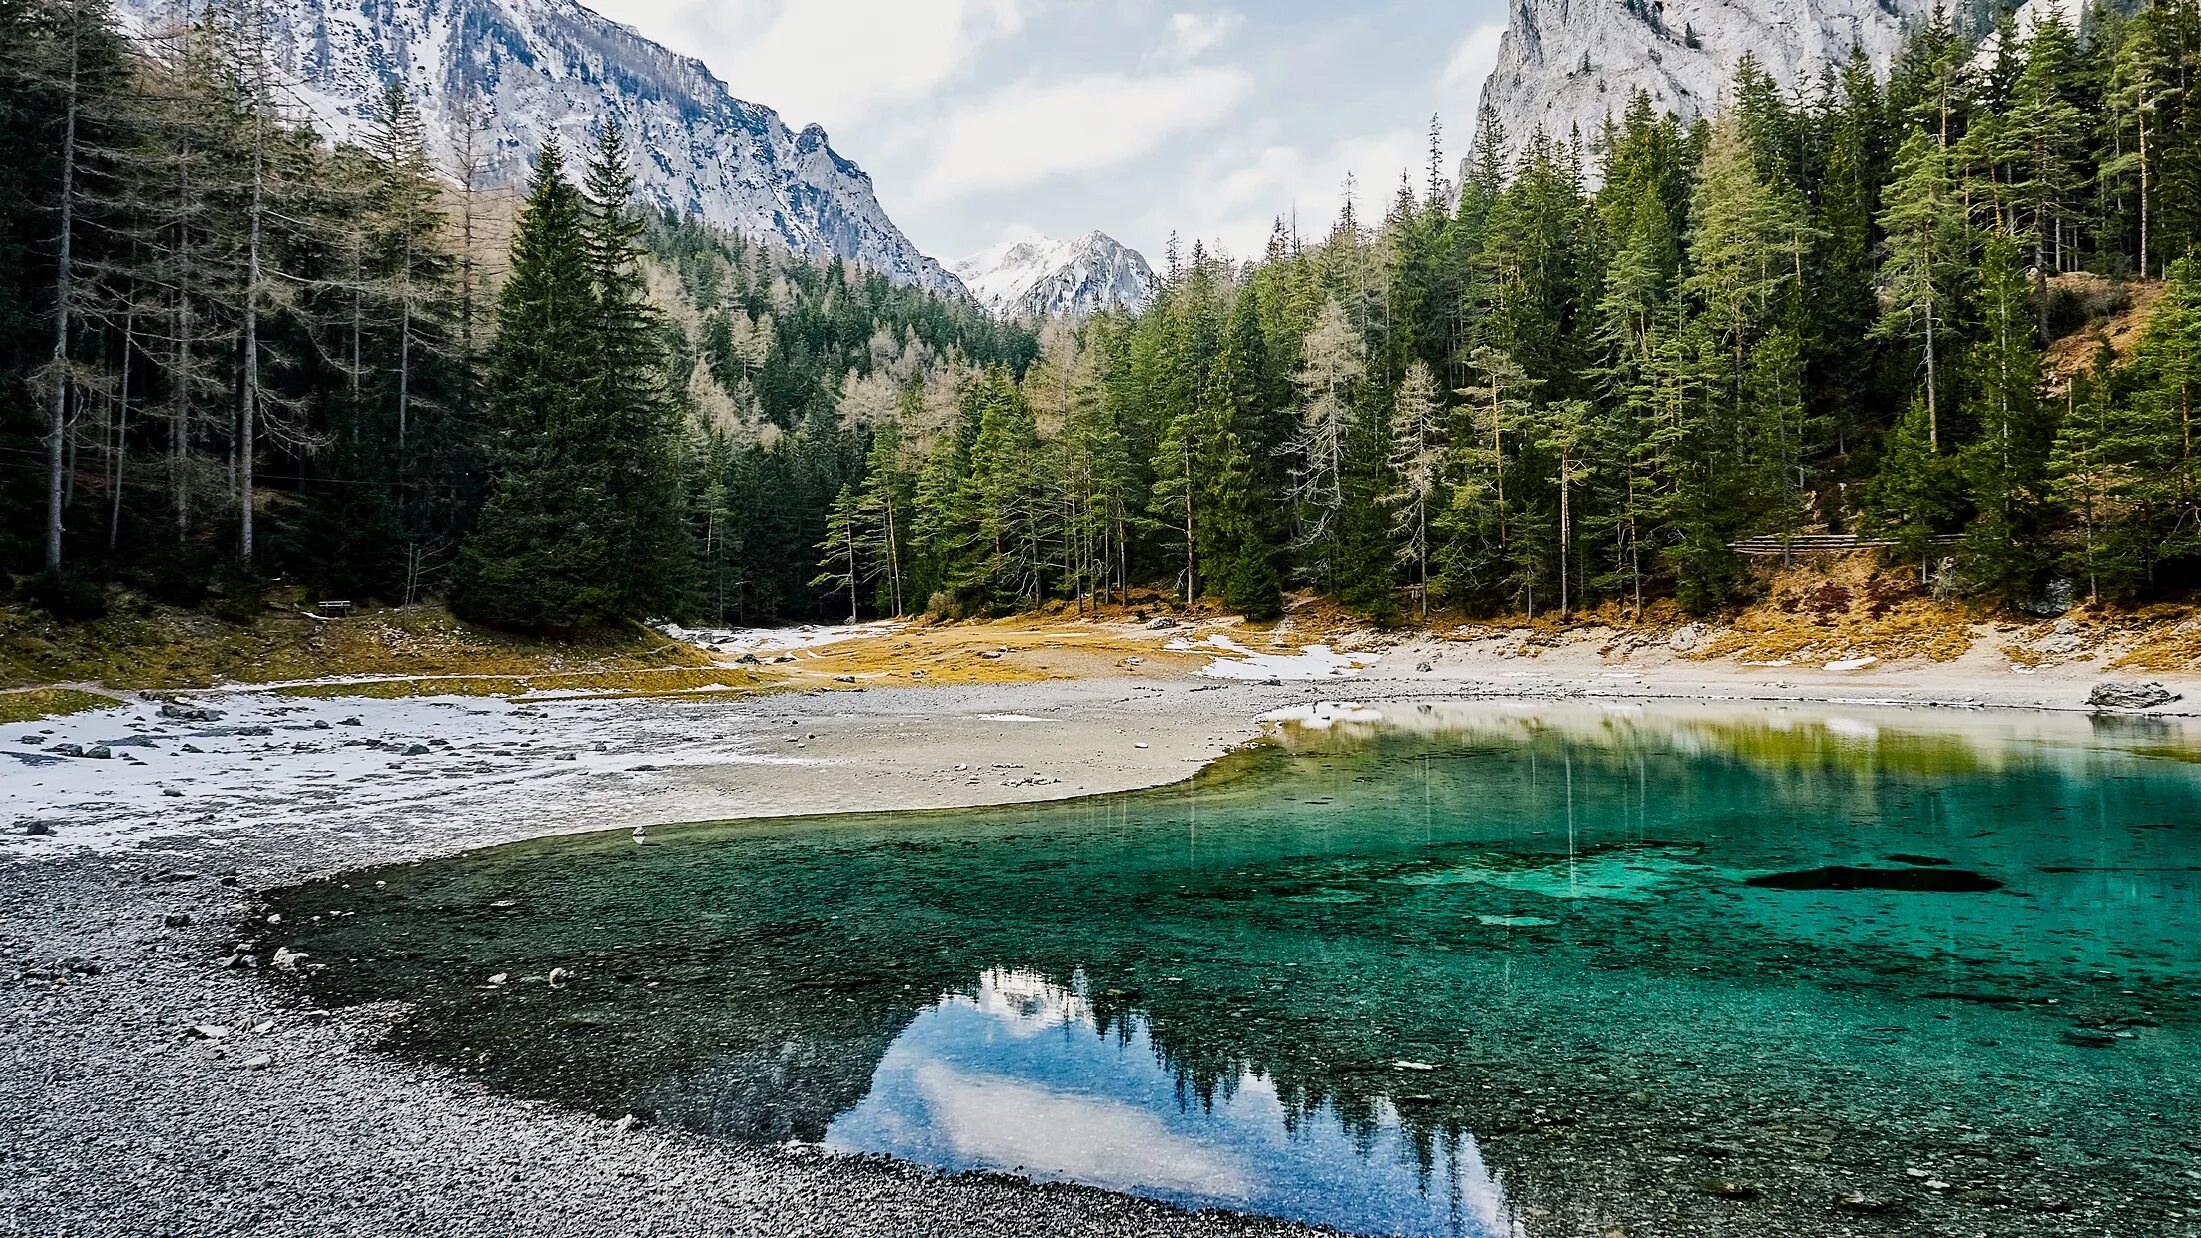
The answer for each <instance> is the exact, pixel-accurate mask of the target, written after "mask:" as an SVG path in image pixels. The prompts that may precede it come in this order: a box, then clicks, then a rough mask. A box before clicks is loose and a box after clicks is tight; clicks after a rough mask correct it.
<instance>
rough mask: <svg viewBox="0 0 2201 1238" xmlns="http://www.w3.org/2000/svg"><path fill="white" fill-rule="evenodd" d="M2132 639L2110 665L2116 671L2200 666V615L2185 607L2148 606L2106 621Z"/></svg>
mask: <svg viewBox="0 0 2201 1238" xmlns="http://www.w3.org/2000/svg"><path fill="white" fill-rule="evenodd" d="M2108 625H2109V626H2110V627H2112V629H2113V630H2116V631H2118V632H2119V633H2120V634H2121V635H2124V636H2125V637H2126V638H2127V639H2129V640H2130V641H2131V644H2130V646H2129V647H2128V648H2126V650H2125V651H2124V654H2123V655H2122V656H2120V657H2119V658H2118V659H2117V660H2116V661H2115V662H2113V663H2112V664H2111V665H2113V666H2115V667H2116V668H2117V669H2119V670H2135V671H2160V672H2165V673H2178V672H2191V671H2193V670H2195V669H2196V668H2201V618H2197V617H2196V616H2195V615H2194V614H2193V612H2192V611H2191V610H2190V609H2188V608H2186V607H2179V606H2150V607H2147V608H2146V609H2144V610H2139V611H2134V612H2131V613H2130V614H2128V615H2121V616H2116V617H2114V618H2110V619H2109V620H2108Z"/></svg>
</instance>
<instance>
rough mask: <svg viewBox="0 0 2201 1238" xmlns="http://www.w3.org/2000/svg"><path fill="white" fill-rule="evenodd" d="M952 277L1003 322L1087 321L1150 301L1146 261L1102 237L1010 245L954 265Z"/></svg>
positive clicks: (1034, 240)
mask: <svg viewBox="0 0 2201 1238" xmlns="http://www.w3.org/2000/svg"><path fill="white" fill-rule="evenodd" d="M955 273H956V274H957V275H958V276H960V277H961V278H962V280H963V283H964V285H965V286H966V287H968V288H969V289H970V290H971V294H972V295H973V296H975V297H977V298H978V300H979V303H980V304H982V305H984V306H985V307H986V308H988V309H990V310H992V311H993V312H994V313H996V314H998V315H1000V316H1002V317H1004V318H1051V317H1056V316H1067V317H1071V318H1089V317H1091V316H1092V315H1094V314H1097V313H1099V312H1100V311H1102V310H1104V309H1112V308H1113V309H1128V310H1133V311H1137V310H1142V309H1145V308H1146V306H1147V303H1148V302H1150V301H1152V300H1153V299H1154V272H1153V269H1152V268H1150V267H1148V266H1147V264H1146V258H1145V257H1144V256H1142V255H1141V254H1140V253H1139V251H1137V250H1135V249H1132V248H1129V247H1128V246H1125V245H1123V244H1122V243H1120V242H1118V241H1117V240H1116V239H1115V238H1114V237H1111V236H1109V235H1108V234H1106V233H1103V232H1088V233H1086V234H1085V235H1084V236H1081V237H1079V238H1078V239H1077V240H1074V241H1055V240H1049V239H1048V238H1046V237H1043V236H1034V237H1027V238H1024V239H1022V240H1015V241H1009V242H1006V243H1004V244H1001V245H997V246H995V247H994V248H992V249H989V250H986V251H985V252H983V253H979V254H974V255H972V256H971V257H969V258H966V259H964V260H963V261H961V262H958V263H956V264H955Z"/></svg>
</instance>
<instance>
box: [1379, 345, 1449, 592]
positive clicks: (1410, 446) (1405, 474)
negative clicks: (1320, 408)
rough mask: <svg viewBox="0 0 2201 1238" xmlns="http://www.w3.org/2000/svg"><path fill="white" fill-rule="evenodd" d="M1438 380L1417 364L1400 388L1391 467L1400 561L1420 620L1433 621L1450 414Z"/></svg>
mask: <svg viewBox="0 0 2201 1238" xmlns="http://www.w3.org/2000/svg"><path fill="white" fill-rule="evenodd" d="M1441 398H1442V397H1441V394H1440V393H1439V391H1438V389H1437V376H1436V374H1434V373H1433V372H1431V370H1430V368H1429V366H1428V364H1427V363H1425V362H1421V361H1416V362H1414V364H1413V365H1412V366H1411V367H1410V368H1408V370H1407V371H1406V378H1405V380H1404V381H1403V382H1401V383H1400V384H1399V389H1398V395H1397V397H1396V399H1394V400H1393V402H1392V405H1391V453H1390V460H1389V464H1390V467H1391V473H1392V475H1393V476H1394V477H1395V478H1396V479H1397V489H1395V490H1393V491H1392V492H1391V494H1390V496H1389V497H1390V502H1391V507H1392V527H1393V529H1394V530H1395V531H1396V533H1397V535H1398V538H1399V548H1398V557H1399V562H1400V564H1401V565H1402V566H1404V567H1406V568H1408V569H1410V570H1411V571H1412V572H1413V573H1414V585H1415V592H1416V595H1417V600H1418V603H1419V605H1420V608H1421V618H1422V619H1423V620H1424V621H1426V620H1427V619H1428V618H1429V548H1430V517H1431V513H1432V512H1433V511H1434V510H1435V509H1436V508H1437V507H1438V506H1439V504H1440V503H1441V501H1442V500H1441V497H1440V495H1439V492H1438V483H1439V481H1440V480H1441V477H1442V470H1443V464H1444V456H1445V448H1446V441H1445V437H1446V436H1445V422H1446V415H1445V409H1444V407H1443V405H1442V404H1441V403H1440V400H1441Z"/></svg>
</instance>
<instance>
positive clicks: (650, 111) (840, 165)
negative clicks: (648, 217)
mask: <svg viewBox="0 0 2201 1238" xmlns="http://www.w3.org/2000/svg"><path fill="white" fill-rule="evenodd" d="M120 2H121V8H122V10H123V12H124V15H125V17H126V19H128V20H130V21H132V22H133V23H135V24H137V25H138V26H140V28H147V27H153V26H157V25H159V24H160V23H162V22H163V21H165V20H167V19H168V17H170V16H171V15H172V13H173V10H174V8H175V5H176V0H120ZM269 15H270V18H271V24H272V26H273V42H274V49H273V59H274V62H275V67H276V70H277V72H278V73H279V74H280V75H282V76H283V77H284V78H285V79H286V80H287V82H288V83H289V84H290V85H291V86H292V93H293V94H294V95H295V96H296V97H297V98H298V99H299V100H300V101H301V102H302V103H303V104H304V106H305V107H306V108H307V109H308V110H309V111H311V112H312V114H313V120H314V123H315V125H316V127H317V128H319V129H320V130H321V131H322V132H323V133H324V134H327V135H330V136H332V137H335V138H338V139H342V138H345V137H349V136H352V135H354V134H357V133H359V132H360V131H361V129H362V128H363V126H364V123H365V119H364V118H365V117H366V116H368V114H369V112H370V109H371V106H372V104H373V101H374V100H375V99H377V98H378V97H380V95H381V93H382V90H383V86H384V83H386V82H388V81H391V80H397V81H402V82H404V83H405V85H406V87H407V89H408V90H409V91H410V92H411V94H412V97H413V99H414V100H415V102H416V103H418V104H419V106H420V110H421V114H422V116H423V118H424V119H425V120H426V121H427V124H428V129H429V133H430V140H431V142H432V143H433V144H434V146H435V151H436V154H437V156H438V157H439V159H441V160H442V162H443V163H444V165H445V166H446V167H452V166H455V165H456V162H457V161H456V158H455V153H456V150H457V148H458V146H459V141H460V135H461V134H462V133H463V132H464V130H465V127H466V124H467V117H468V116H469V114H470V113H472V112H473V111H475V110H476V109H479V110H481V111H483V112H484V113H486V115H487V122H486V124H487V128H486V132H485V133H484V134H483V135H482V139H481V140H480V142H479V143H478V146H477V149H478V150H480V151H481V153H482V154H483V156H484V157H485V164H486V166H485V167H484V168H483V175H484V177H485V178H486V180H487V181H488V183H490V184H492V185H501V186H517V185H520V184H523V183H525V181H526V179H527V176H528V172H529V170H530V167H531V165H532V161H533V158H534V154H535V152H536V150H538V149H539V148H540V147H541V145H542V142H543V139H544V138H546V137H548V136H550V135H551V134H553V133H555V134H556V135H558V137H559V139H560V140H561V141H562V142H563V143H564V145H565V148H566V150H567V151H568V152H569V154H576V155H578V154H580V153H582V152H585V151H586V150H587V148H588V145H589V141H590V134H591V132H592V130H593V129H594V127H595V125H596V124H597V123H598V122H599V121H600V120H602V119H604V118H606V117H612V118H616V119H617V120H618V121H619V122H620V124H621V125H622V126H623V127H624V128H625V130H626V132H627V134H628V136H629V141H630V144H631V146H632V148H633V156H634V172H635V175H636V178H637V180H638V181H639V183H640V185H641V188H642V191H643V192H644V193H645V194H646V195H647V196H648V197H649V198H650V199H652V200H653V201H654V202H655V203H656V204H657V205H659V206H663V207H667V208H670V209H673V210H676V211H681V212H684V213H688V214H693V215H696V216H699V217H701V218H703V219H705V220H707V221H709V222H711V223H714V224H717V225H719V226H721V227H724V228H728V229H731V230H733V231H736V232H741V233H744V234H746V235H749V236H753V237H760V238H764V239H768V240H776V241H778V242H780V243H781V244H784V245H785V246H787V247H788V248H789V249H792V250H794V251H795V252H797V253H800V254H804V255H807V256H810V257H813V258H818V259H829V258H833V257H840V258H844V259H847V260H848V261H850V262H851V263H854V264H856V265H858V266H861V267H863V268H865V269H867V270H872V271H877V272H879V273H881V274H884V275H886V276H888V277H889V278H891V279H893V280H895V281H896V282H897V283H903V284H915V285H918V286H920V287H923V288H927V289H929V290H931V291H934V292H939V293H945V294H949V295H959V294H961V292H962V291H963V289H962V286H961V285H960V284H959V283H958V282H957V281H956V279H955V277H954V276H953V275H950V274H949V273H948V272H947V270H946V269H945V268H943V267H942V266H941V265H940V264H939V263H938V262H936V261H934V260H933V259H931V258H928V257H926V256H925V255H924V254H923V253H922V252H920V251H919V250H918V248H917V246H916V245H914V244H913V243H911V241H910V239H909V238H908V237H907V236H905V235H903V233H902V230H901V229H900V228H898V227H896V226H895V224H894V221H893V220H891V219H889V218H888V217H887V214H886V212H885V211H884V210H883V209H882V208H881V207H880V205H879V201H878V198H877V196H876V195H875V194H874V192H873V189H872V183H871V178H870V177H869V176H867V175H865V173H864V171H863V169H861V168H859V167H857V166H856V165H855V164H853V163H850V162H849V161H848V160H846V159H844V158H842V157H841V156H840V155H839V154H838V153H836V152H835V151H834V150H833V148H832V146H831V145H830V144H829V143H828V142H827V140H826V135H825V131H824V130H823V129H820V128H818V127H817V126H815V125H813V126H811V127H810V128H807V129H804V130H803V131H801V132H800V133H797V132H795V131H793V130H791V129H790V128H788V126H787V124H786V122H784V121H783V120H781V119H780V116H779V114H778V113H777V112H774V111H773V110H772V109H770V108H768V107H761V106H759V105H757V104H754V103H745V102H743V101H742V100H740V99H737V98H735V97H734V96H733V95H732V93H731V92H730V91H729V90H728V88H727V86H726V84H725V83H723V82H721V81H719V80H718V79H717V78H715V77H713V76H712V75H711V71H710V70H709V69H708V68H706V67H704V65H703V64H702V63H701V62H699V61H696V60H693V59H690V58H688V57H686V56H680V55H676V54H674V53H673V52H670V51H667V50H666V49H665V48H663V47H660V46H659V45H657V44H656V43H653V42H651V41H649V40H648V39H645V38H643V37H642V36H641V35H640V34H637V33H636V32H635V31H634V30H632V29H631V28H629V27H626V26H622V25H620V24H618V23H616V22H613V21H611V20H609V19H608V18H605V17H603V16H600V15H599V14H597V13H595V12H593V11H591V10H589V9H587V8H584V7H582V6H581V5H579V4H577V3H575V2H574V0H269Z"/></svg>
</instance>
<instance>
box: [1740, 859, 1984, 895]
mask: <svg viewBox="0 0 2201 1238" xmlns="http://www.w3.org/2000/svg"><path fill="white" fill-rule="evenodd" d="M1743 884H1745V885H1750V886H1756V887H1757V888H1758V889H1761V890H1900V891H1902V892H1904V893H1908V894H1986V893H1989V892H1991V891H1994V890H1999V889H2001V888H2002V883H2001V882H1999V881H1997V880H1995V879H1994V878H1992V877H1987V876H1983V875H1981V874H1979V873H1974V872H1967V871H1965V870H1963V869H1961V868H1940V869H1918V868H1854V867H1851V866H1850V865H1847V864H1831V865H1828V866H1827V867H1825V868H1807V869H1804V870H1803V871H1801V872H1793V873H1766V874H1765V875H1763V876H1759V877H1752V878H1751V879H1750V880H1748V881H1746V882H1744V883H1743Z"/></svg>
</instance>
